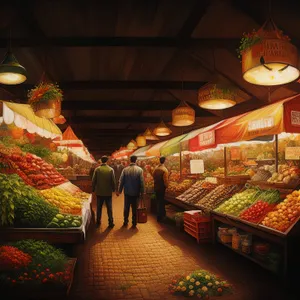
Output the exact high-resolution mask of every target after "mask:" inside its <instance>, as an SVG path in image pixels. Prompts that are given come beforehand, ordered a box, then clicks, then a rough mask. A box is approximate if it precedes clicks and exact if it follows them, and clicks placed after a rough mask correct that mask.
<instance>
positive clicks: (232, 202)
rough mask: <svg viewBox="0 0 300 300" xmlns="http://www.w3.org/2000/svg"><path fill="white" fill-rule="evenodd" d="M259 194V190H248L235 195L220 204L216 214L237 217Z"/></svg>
mask: <svg viewBox="0 0 300 300" xmlns="http://www.w3.org/2000/svg"><path fill="white" fill-rule="evenodd" d="M259 194H260V190H259V189H256V188H248V189H246V190H245V191H243V192H240V193H237V194H235V195H234V196H233V197H231V198H230V199H228V200H227V201H225V202H224V203H222V204H221V205H220V206H219V207H218V208H216V209H215V211H216V212H220V213H224V214H228V215H233V216H238V215H239V214H240V213H241V211H243V210H244V209H246V208H247V207H249V206H250V205H251V204H253V203H254V201H255V200H256V199H257V197H258V196H259Z"/></svg>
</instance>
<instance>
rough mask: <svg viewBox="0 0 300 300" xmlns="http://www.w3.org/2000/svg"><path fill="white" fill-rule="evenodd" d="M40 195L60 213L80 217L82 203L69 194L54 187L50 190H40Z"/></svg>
mask: <svg viewBox="0 0 300 300" xmlns="http://www.w3.org/2000/svg"><path fill="white" fill-rule="evenodd" d="M40 193H41V194H42V195H43V197H44V198H45V199H46V201H47V202H48V203H51V204H53V205H54V206H56V207H58V208H59V211H60V212H62V213H68V214H73V215H81V209H82V202H83V201H82V200H81V199H80V198H77V197H74V196H73V195H71V194H70V193H69V192H67V191H64V190H63V189H59V188H57V187H54V188H51V189H47V190H42V191H40Z"/></svg>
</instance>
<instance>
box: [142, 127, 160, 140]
mask: <svg viewBox="0 0 300 300" xmlns="http://www.w3.org/2000/svg"><path fill="white" fill-rule="evenodd" d="M143 135H144V137H145V138H146V140H149V141H158V140H159V138H158V137H157V136H155V135H154V134H153V133H152V131H151V130H150V129H149V128H147V129H146V131H145V132H144V134H143Z"/></svg>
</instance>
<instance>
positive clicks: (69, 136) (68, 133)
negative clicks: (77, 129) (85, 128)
mask: <svg viewBox="0 0 300 300" xmlns="http://www.w3.org/2000/svg"><path fill="white" fill-rule="evenodd" d="M62 139H63V140H71V141H74V140H79V138H78V137H77V136H76V134H75V133H74V131H73V129H72V128H71V126H68V127H67V129H66V130H65V132H64V133H63V134H62Z"/></svg>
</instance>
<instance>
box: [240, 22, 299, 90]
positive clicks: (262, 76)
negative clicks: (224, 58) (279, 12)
mask: <svg viewBox="0 0 300 300" xmlns="http://www.w3.org/2000/svg"><path fill="white" fill-rule="evenodd" d="M239 52H240V54H241V55H242V72H243V78H244V80H246V81H247V82H250V83H252V84H256V85H265V86H273V85H281V84H286V83H289V82H292V81H294V80H296V79H297V78H298V77H299V75H300V72H299V69H298V50H297V48H296V47H295V46H294V45H293V44H291V43H290V38H289V37H288V36H286V35H283V33H282V31H280V30H279V29H278V28H277V26H276V25H275V23H274V22H273V20H272V19H271V18H269V19H268V20H267V21H266V22H265V24H264V25H263V26H262V28H261V29H259V30H258V31H257V32H256V31H253V32H252V33H250V34H247V35H244V37H243V39H242V40H241V45H240V48H239Z"/></svg>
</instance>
